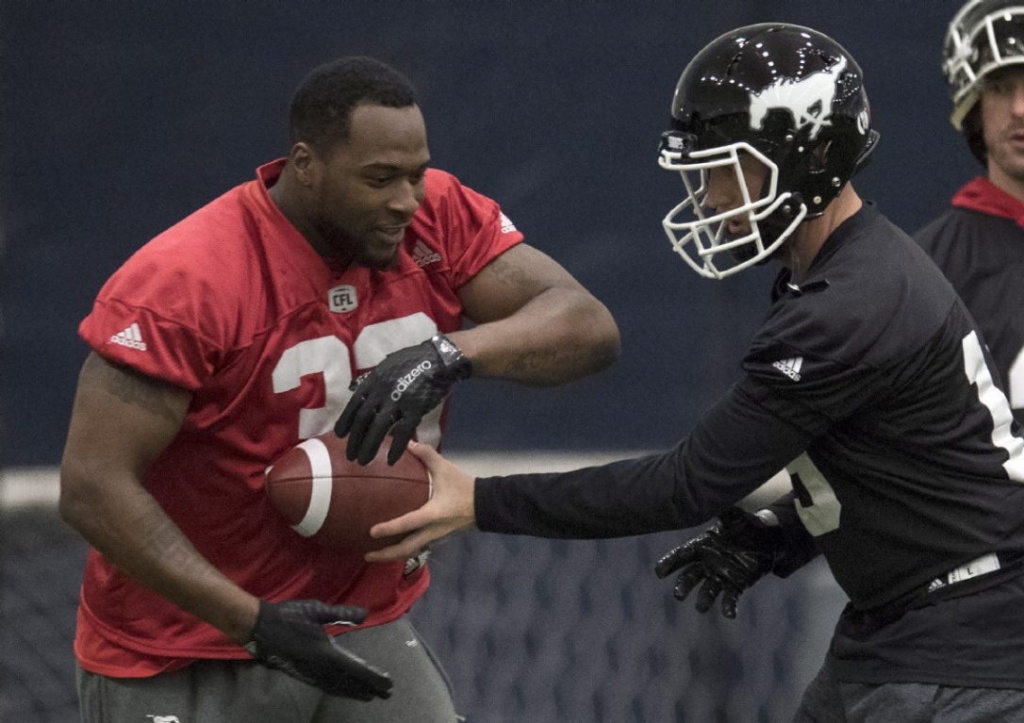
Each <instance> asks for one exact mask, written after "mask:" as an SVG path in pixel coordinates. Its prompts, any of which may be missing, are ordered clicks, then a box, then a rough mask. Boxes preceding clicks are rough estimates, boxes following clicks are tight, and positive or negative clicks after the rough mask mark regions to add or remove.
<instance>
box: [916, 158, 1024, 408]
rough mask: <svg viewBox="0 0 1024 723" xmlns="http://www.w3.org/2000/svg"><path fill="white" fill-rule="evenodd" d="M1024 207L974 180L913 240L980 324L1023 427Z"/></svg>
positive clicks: (990, 184)
mask: <svg viewBox="0 0 1024 723" xmlns="http://www.w3.org/2000/svg"><path fill="white" fill-rule="evenodd" d="M1022 224H1024V204H1022V203H1021V202H1020V201H1018V200H1017V199H1015V198H1013V197H1011V196H1009V195H1008V194H1006V193H1005V192H1003V191H1001V190H1000V189H999V188H997V187H996V186H994V185H993V184H992V183H991V182H990V181H988V180H987V179H985V178H976V179H974V180H972V181H971V182H970V183H968V184H966V185H965V186H964V187H963V188H961V189H960V190H959V191H958V192H957V194H956V196H954V198H953V208H951V209H949V210H948V211H946V212H945V213H943V214H942V215H941V216H939V217H938V218H936V219H935V220H934V221H932V222H931V223H929V224H928V225H926V226H925V227H924V228H922V229H921V230H920V231H918V232H917V233H916V234H914V238H915V239H916V240H917V241H918V243H920V244H921V246H922V247H924V249H925V251H927V252H928V254H929V255H930V256H931V257H932V258H933V259H934V260H935V263H936V264H938V266H939V268H940V269H942V272H943V273H944V274H945V275H946V278H948V279H949V281H950V282H951V283H952V284H953V288H955V289H956V291H957V293H958V294H960V298H961V299H963V301H964V304H966V305H967V308H968V309H969V310H970V312H971V315H972V316H973V317H974V319H975V320H976V321H977V322H978V327H979V328H980V329H981V332H982V336H983V337H984V339H985V343H987V344H988V347H989V350H990V351H991V352H992V359H993V360H994V361H995V366H996V369H997V370H998V371H999V376H1000V377H1001V378H1002V380H1003V385H1004V388H1005V389H1006V390H1007V396H1008V397H1009V399H1010V406H1011V407H1012V408H1013V412H1014V416H1015V417H1016V418H1017V421H1018V423H1020V424H1022V425H1024V229H1022V228H1021V225H1022Z"/></svg>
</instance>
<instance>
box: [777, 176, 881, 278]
mask: <svg viewBox="0 0 1024 723" xmlns="http://www.w3.org/2000/svg"><path fill="white" fill-rule="evenodd" d="M863 205H864V202H863V201H862V200H861V198H860V196H858V195H857V192H856V191H855V190H853V186H851V185H850V184H846V188H844V189H843V190H842V192H841V193H840V194H839V196H838V197H837V198H836V200H834V201H833V202H832V203H830V204H829V205H828V206H827V207H826V208H825V212H824V213H822V214H821V215H820V216H818V217H817V218H814V219H811V220H810V221H806V222H804V223H802V224H801V225H800V228H798V229H797V230H796V233H795V234H793V239H792V241H791V242H790V243H789V244H788V245H787V249H786V251H787V252H786V254H784V258H783V263H784V265H785V266H786V267H787V268H789V270H790V271H792V274H793V281H794V282H796V283H799V282H800V281H802V280H803V277H804V275H805V274H806V273H807V270H808V269H810V268H811V264H812V263H813V262H814V259H815V257H817V255H818V252H819V251H821V247H822V246H824V245H825V241H826V240H827V239H828V237H829V236H831V235H832V232H833V231H835V230H836V229H837V228H839V225H840V224H842V223H843V221H845V220H846V219H848V218H850V217H851V216H852V215H853V214H855V213H857V211H859V210H860V209H861V206H863Z"/></svg>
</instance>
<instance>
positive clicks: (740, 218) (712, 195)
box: [704, 153, 768, 238]
mask: <svg viewBox="0 0 1024 723" xmlns="http://www.w3.org/2000/svg"><path fill="white" fill-rule="evenodd" d="M739 162H740V170H741V171H742V176H743V177H742V178H739V177H737V173H736V172H735V170H734V166H731V165H729V166H720V167H717V168H712V169H710V170H709V171H708V177H707V196H705V197H704V207H705V209H707V210H708V211H710V212H713V213H715V214H721V213H726V212H728V211H731V210H733V209H736V208H739V207H740V206H744V205H746V204H748V203H750V200H756V199H757V198H760V196H761V189H762V187H763V186H764V182H765V179H766V178H767V177H768V167H767V166H765V165H764V164H763V163H761V161H759V160H757V159H756V158H754V157H753V156H751V155H749V154H747V153H741V154H740V157H739ZM744 188H745V189H746V197H744ZM725 233H726V235H728V236H730V237H732V238H738V237H740V236H744V235H746V234H748V233H750V218H749V216H748V215H747V214H746V213H738V214H736V215H735V216H733V217H732V218H730V219H729V220H728V221H727V222H726V225H725Z"/></svg>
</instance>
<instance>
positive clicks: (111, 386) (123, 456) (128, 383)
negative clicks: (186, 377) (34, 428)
mask: <svg viewBox="0 0 1024 723" xmlns="http://www.w3.org/2000/svg"><path fill="white" fill-rule="evenodd" d="M190 401H191V394H190V392H188V391H186V390H184V389H181V388H178V387H175V386H173V385H171V384H168V383H166V382H163V381H160V380H157V379H153V378H151V377H147V376H145V375H142V374H139V373H138V372H135V371H133V370H131V369H128V368H126V367H120V366H117V365H114V364H111V363H110V362H108V361H106V360H104V359H103V358H102V357H100V356H99V355H97V354H95V353H90V355H89V357H88V358H87V359H86V361H85V364H83V366H82V371H81V373H80V374H79V378H78V389H77V391H76V394H75V403H74V407H73V409H72V414H71V423H70V427H69V430H68V438H67V443H66V446H65V450H64V461H63V463H62V473H65V472H67V473H74V474H62V477H67V478H70V479H71V480H74V479H81V478H83V477H84V478H87V479H93V480H98V479H102V478H104V477H107V476H113V475H116V474H117V473H131V474H135V475H138V474H141V472H142V470H143V469H145V467H146V466H147V465H148V464H149V463H150V462H151V461H152V460H153V459H154V458H156V456H157V455H158V454H160V452H162V451H163V450H164V448H165V447H167V445H168V444H170V442H171V440H172V439H174V437H175V435H176V434H177V433H178V430H179V429H180V428H181V424H182V421H183V420H184V419H185V414H186V412H187V411H188V406H189V402H190Z"/></svg>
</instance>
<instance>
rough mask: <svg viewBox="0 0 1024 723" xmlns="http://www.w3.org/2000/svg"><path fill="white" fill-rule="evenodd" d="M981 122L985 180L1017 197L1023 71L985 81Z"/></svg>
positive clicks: (1022, 154)
mask: <svg viewBox="0 0 1024 723" xmlns="http://www.w3.org/2000/svg"><path fill="white" fill-rule="evenodd" d="M981 121H982V130H983V133H984V135H985V146H986V148H987V149H988V171H989V177H990V178H991V180H992V182H993V183H995V184H996V185H997V186H999V187H1000V188H1003V190H1005V191H1007V192H1009V193H1011V194H1013V195H1017V196H1019V195H1020V194H1021V192H1024V69H1016V68H1006V69H1002V70H998V71H995V72H994V73H992V74H991V75H989V76H988V77H987V78H985V86H984V89H983V90H982V94H981Z"/></svg>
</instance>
